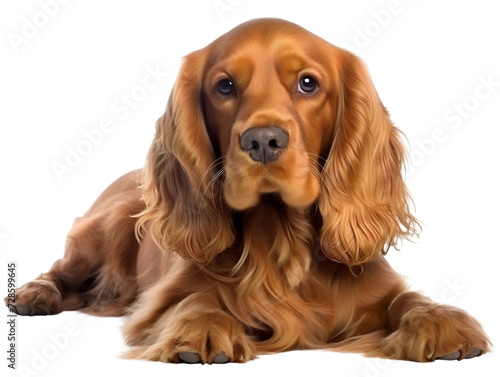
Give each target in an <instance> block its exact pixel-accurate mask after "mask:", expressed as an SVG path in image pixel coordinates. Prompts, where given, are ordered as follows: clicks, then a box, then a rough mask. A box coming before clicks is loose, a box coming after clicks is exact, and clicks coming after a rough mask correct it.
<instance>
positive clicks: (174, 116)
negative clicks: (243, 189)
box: [136, 50, 233, 264]
mask: <svg viewBox="0 0 500 377" xmlns="http://www.w3.org/2000/svg"><path fill="white" fill-rule="evenodd" d="M205 55H206V52H205V51H204V50H200V51H196V52H194V53H192V54H190V55H188V56H187V57H186V58H185V60H184V63H183V65H182V67H181V70H180V73H179V76H178V77H177V81H176V83H175V86H174V89H173V90H172V93H171V95H170V98H169V101H168V104H167V108H166V111H165V113H164V114H163V115H162V116H161V118H160V119H158V121H157V123H156V134H155V137H154V141H153V144H152V145H151V148H150V150H149V153H148V156H147V160H146V166H145V169H144V182H143V198H144V201H145V203H146V209H145V210H144V211H143V212H142V213H141V214H140V217H139V220H138V223H137V227H136V233H137V234H139V235H140V234H141V230H142V229H143V228H145V227H147V231H148V232H149V233H150V234H151V235H152V237H153V239H154V240H155V242H156V244H157V245H158V246H159V247H160V248H161V249H162V250H167V249H169V250H171V251H174V252H177V253H178V254H180V255H181V256H182V257H184V258H185V259H189V260H192V261H194V262H197V263H201V264H206V263H208V262H210V260H211V259H212V258H213V257H214V256H215V255H216V254H217V253H219V252H221V251H222V250H224V249H226V248H227V247H229V246H230V245H231V244H232V243H233V229H232V221H231V219H230V218H229V214H228V213H227V212H226V213H223V209H222V208H221V204H220V203H218V202H216V199H218V198H219V194H218V193H214V191H217V190H219V189H220V187H219V185H218V184H217V183H218V182H215V183H214V182H212V178H214V175H215V173H216V172H217V169H214V166H212V164H213V162H214V160H215V154H214V151H213V148H212V144H211V142H210V138H209V136H208V133H207V130H206V125H205V121H204V117H203V111H202V104H201V98H200V95H201V82H202V75H203V68H204V64H205V60H206V59H205ZM209 184H213V185H214V186H211V187H208V186H209ZM214 198H216V199H214Z"/></svg>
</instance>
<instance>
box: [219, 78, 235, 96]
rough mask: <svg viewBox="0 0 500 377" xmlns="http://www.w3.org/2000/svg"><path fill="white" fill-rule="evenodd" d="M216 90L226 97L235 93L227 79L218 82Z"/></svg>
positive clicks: (231, 83) (232, 85)
mask: <svg viewBox="0 0 500 377" xmlns="http://www.w3.org/2000/svg"><path fill="white" fill-rule="evenodd" d="M217 90H218V91H219V93H220V94H223V95H225V96H228V95H230V94H233V93H234V92H235V88H234V84H233V82H232V81H231V80H229V79H224V80H221V81H219V84H218V85H217Z"/></svg>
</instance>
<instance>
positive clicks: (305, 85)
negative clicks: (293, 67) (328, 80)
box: [297, 76, 318, 94]
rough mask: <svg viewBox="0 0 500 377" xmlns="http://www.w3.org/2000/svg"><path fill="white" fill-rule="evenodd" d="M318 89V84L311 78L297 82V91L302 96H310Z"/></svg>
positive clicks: (306, 77)
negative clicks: (302, 94)
mask: <svg viewBox="0 0 500 377" xmlns="http://www.w3.org/2000/svg"><path fill="white" fill-rule="evenodd" d="M317 87H318V83H317V82H316V80H314V79H313V78H312V77H309V76H305V77H302V78H301V79H300V80H299V85H298V87H297V90H298V91H299V92H301V93H304V94H311V93H312V92H314V91H315V90H316V88H317Z"/></svg>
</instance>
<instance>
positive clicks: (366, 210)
mask: <svg viewBox="0 0 500 377" xmlns="http://www.w3.org/2000/svg"><path fill="white" fill-rule="evenodd" d="M341 56H342V58H343V60H342V62H341V63H340V65H339V67H338V68H337V69H338V75H339V88H338V91H337V93H338V105H337V106H338V107H337V108H338V116H337V120H336V124H335V126H334V127H335V129H334V140H333V145H332V148H331V150H330V152H329V156H328V158H327V161H326V163H325V166H324V170H325V174H324V179H325V185H324V187H323V190H322V193H321V194H320V198H319V202H318V206H319V211H320V213H321V217H322V219H323V225H322V229H321V239H320V242H321V246H322V249H323V252H324V253H325V255H326V256H328V257H329V258H331V259H332V260H335V261H339V262H341V263H344V264H347V265H350V266H355V265H361V264H363V263H366V262H369V261H371V260H373V259H375V258H377V257H378V256H380V255H381V254H385V253H386V251H387V249H388V248H389V247H390V246H396V242H397V240H398V239H399V238H408V237H409V236H411V235H413V234H414V233H415V229H416V227H418V226H419V225H418V222H417V220H416V219H415V218H414V217H413V216H412V215H411V214H410V211H409V202H410V201H411V198H410V196H409V193H408V191H407V189H406V186H405V183H404V181H403V178H402V175H401V169H402V168H403V165H404V160H405V150H404V146H403V144H402V142H401V139H400V136H401V135H400V131H399V130H398V129H397V128H395V127H394V126H393V124H392V122H391V120H390V118H389V114H388V112H387V110H386V109H385V108H384V106H383V105H382V103H381V101H380V99H379V97H378V95H377V92H376V90H375V88H374V86H373V83H372V80H371V78H370V76H369V74H368V71H367V69H366V68H365V66H364V64H363V63H362V61H361V60H360V59H358V58H357V57H356V56H354V55H352V54H350V53H348V52H345V51H344V52H342V54H341Z"/></svg>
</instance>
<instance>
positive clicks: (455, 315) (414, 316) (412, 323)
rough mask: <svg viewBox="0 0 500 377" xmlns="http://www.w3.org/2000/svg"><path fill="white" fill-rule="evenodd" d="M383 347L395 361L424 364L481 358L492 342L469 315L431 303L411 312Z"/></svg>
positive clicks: (384, 342)
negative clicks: (427, 362) (402, 360)
mask: <svg viewBox="0 0 500 377" xmlns="http://www.w3.org/2000/svg"><path fill="white" fill-rule="evenodd" d="M381 345H382V348H383V350H384V351H385V352H386V353H387V355H388V356H389V357H391V358H394V359H404V360H413V361H421V362H423V361H434V360H436V359H444V360H461V359H468V358H472V357H476V356H480V355H481V354H483V353H486V352H488V351H489V345H490V342H489V340H488V337H487V336H486V334H485V332H484V330H483V329H482V327H481V325H480V324H479V323H478V322H477V321H476V320H475V319H474V318H473V317H471V316H470V315H469V314H468V313H466V312H465V311H463V310H461V309H458V308H455V307H451V306H447V305H439V304H436V303H429V304H428V305H422V306H416V307H413V308H410V309H409V310H408V311H407V312H406V313H405V314H404V315H403V316H402V317H401V322H400V323H399V327H398V328H397V329H396V330H395V331H394V332H393V333H392V334H391V335H389V336H388V337H386V338H385V339H384V340H383V342H382V344H381Z"/></svg>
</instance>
